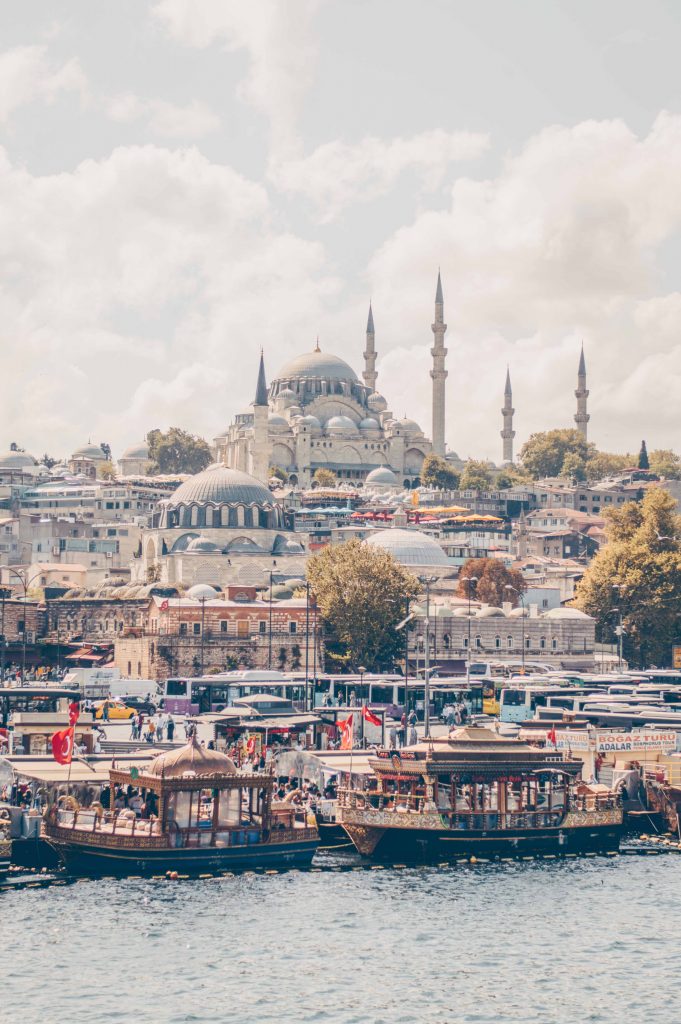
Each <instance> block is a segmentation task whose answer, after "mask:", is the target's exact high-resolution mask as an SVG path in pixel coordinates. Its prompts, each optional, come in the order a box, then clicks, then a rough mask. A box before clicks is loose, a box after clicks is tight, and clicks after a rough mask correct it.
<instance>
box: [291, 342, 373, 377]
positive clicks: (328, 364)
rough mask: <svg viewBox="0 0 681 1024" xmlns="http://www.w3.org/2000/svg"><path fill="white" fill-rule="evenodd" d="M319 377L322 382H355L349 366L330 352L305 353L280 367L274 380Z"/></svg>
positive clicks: (353, 373) (355, 375) (354, 374)
mask: <svg viewBox="0 0 681 1024" xmlns="http://www.w3.org/2000/svg"><path fill="white" fill-rule="evenodd" d="M310 377H320V378H321V379H322V380H345V381H356V380H357V379H358V378H357V374H356V373H355V371H354V370H353V369H352V367H351V366H348V364H347V363H346V362H345V360H344V359H340V358H339V356H334V355H332V354H331V353H330V352H320V351H319V350H318V349H315V350H314V352H305V353H304V354H303V355H300V356H296V357H295V359H291V361H290V362H288V363H286V365H285V366H282V368H281V370H279V373H278V374H277V375H276V377H275V378H274V379H275V380H295V379H296V378H297V379H301V378H302V379H308V378H310Z"/></svg>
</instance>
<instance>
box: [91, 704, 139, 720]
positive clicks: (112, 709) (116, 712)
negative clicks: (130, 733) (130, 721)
mask: <svg viewBox="0 0 681 1024" xmlns="http://www.w3.org/2000/svg"><path fill="white" fill-rule="evenodd" d="M105 705H107V706H108V709H109V715H108V717H109V721H111V722H114V721H115V720H116V719H118V718H132V716H133V715H134V714H135V709H134V708H130V707H128V705H127V704H125V703H124V702H123V701H122V700H115V699H114V698H109V700H100V701H97V703H96V704H95V718H99V719H103V718H104V706H105Z"/></svg>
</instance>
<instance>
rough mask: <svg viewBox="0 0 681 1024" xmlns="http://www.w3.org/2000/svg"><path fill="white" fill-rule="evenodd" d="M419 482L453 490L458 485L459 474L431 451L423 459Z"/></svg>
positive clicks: (428, 485) (427, 485)
mask: <svg viewBox="0 0 681 1024" xmlns="http://www.w3.org/2000/svg"><path fill="white" fill-rule="evenodd" d="M421 482H422V483H423V485H424V486H425V487H437V488H439V489H441V490H444V491H455V490H456V489H457V488H458V486H459V474H458V473H457V471H456V470H455V469H454V468H453V466H451V465H450V464H449V463H448V462H447V460H446V459H443V458H442V456H441V455H435V453H434V452H431V453H430V454H429V455H426V457H425V459H424V460H423V466H422V467H421Z"/></svg>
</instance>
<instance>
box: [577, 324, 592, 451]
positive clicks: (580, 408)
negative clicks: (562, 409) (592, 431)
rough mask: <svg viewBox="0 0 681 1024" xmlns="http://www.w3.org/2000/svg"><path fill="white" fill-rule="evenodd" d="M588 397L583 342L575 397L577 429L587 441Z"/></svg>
mask: <svg viewBox="0 0 681 1024" xmlns="http://www.w3.org/2000/svg"><path fill="white" fill-rule="evenodd" d="M588 397H589V390H588V388H587V386H586V363H585V362H584V342H582V351H581V354H580V357H579V369H578V370H577V390H576V391H575V398H576V399H577V412H576V413H575V423H576V424H577V430H578V431H579V432H580V434H581V435H582V437H583V438H584V440H585V441H586V425H587V423H588V422H589V420H590V419H591V417H590V416H589V414H588V412H587V411H586V400H587V398H588Z"/></svg>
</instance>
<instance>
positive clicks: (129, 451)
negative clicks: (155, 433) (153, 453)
mask: <svg viewBox="0 0 681 1024" xmlns="http://www.w3.org/2000/svg"><path fill="white" fill-rule="evenodd" d="M121 458H122V459H148V458H149V445H148V444H147V443H146V441H141V442H140V444H131V445H130V447H129V448H126V449H125V451H124V452H123V454H122V455H121Z"/></svg>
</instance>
